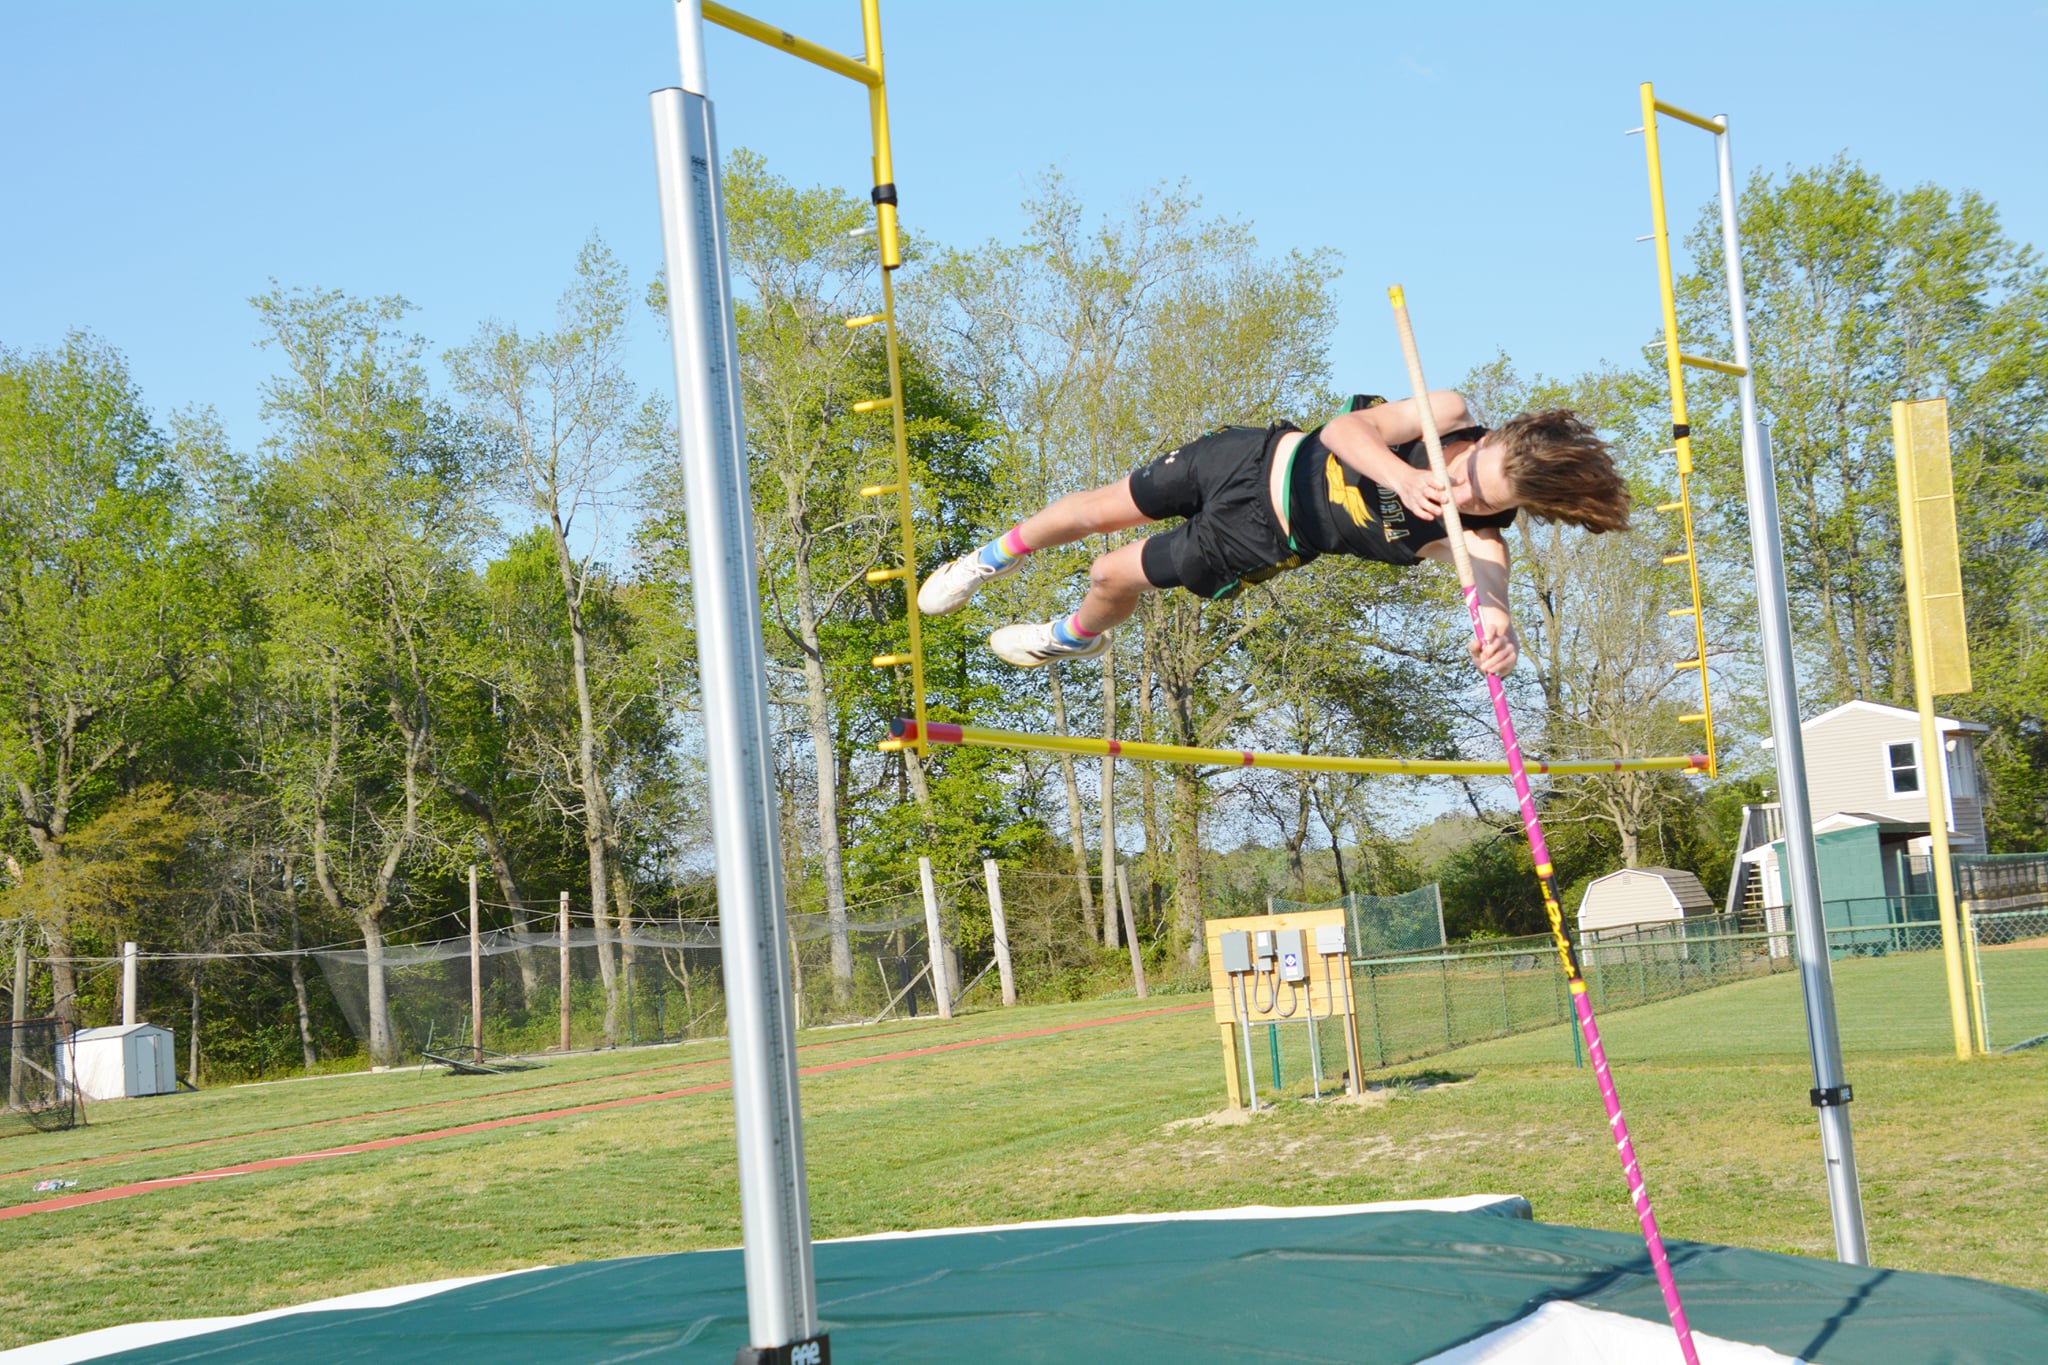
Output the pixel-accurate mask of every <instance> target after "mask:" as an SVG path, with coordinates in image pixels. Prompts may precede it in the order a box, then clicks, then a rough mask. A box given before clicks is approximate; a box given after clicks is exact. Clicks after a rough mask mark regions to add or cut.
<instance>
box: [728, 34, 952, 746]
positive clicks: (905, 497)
mask: <svg viewBox="0 0 2048 1365" xmlns="http://www.w3.org/2000/svg"><path fill="white" fill-rule="evenodd" d="M704 19H705V22H707V23H713V24H717V25H718V26H719V27H721V28H727V29H730V30H732V31H733V32H734V33H738V34H741V35H743V36H745V37H748V38H752V39H754V40H755V41H756V42H758V43H762V44H764V45H765V46H768V47H772V48H777V49H779V50H781V51H783V52H787V53H789V54H790V55H791V56H793V57H796V58H798V59H800V60H802V61H806V62H809V63H810V64H811V65H813V66H816V67H820V68H822V69H823V70H826V71H830V72H832V73H833V74H834V75H838V76H844V77H846V78H847V79H848V80H850V81H854V82H856V83H857V84H859V85H862V86H865V87H866V88H867V92H868V132H869V136H870V138H871V139H872V141H873V144H874V159H873V161H872V162H871V169H872V172H873V177H874V188H873V189H872V190H870V191H869V192H868V198H869V200H870V201H871V202H872V203H873V204H874V206H875V237H876V242H877V245H878V246H879V248H880V251H881V264H882V311H881V312H879V313H866V314H863V315H862V316H860V317H855V318H848V319H846V325H847V326H848V327H849V328H853V327H871V326H873V325H874V324H875V323H878V322H879V323H881V324H882V334H883V342H884V350H885V352H886V354H887V356H888V360H889V392H888V393H887V394H884V395H881V396H879V397H875V398H863V399H861V400H860V401H859V402H857V403H854V404H853V405H852V410H853V411H854V412H857V413H867V412H880V411H883V410H885V409H886V410H887V411H888V413H889V421H890V424H891V427H892V429H893V433H894V436H895V440H896V477H895V479H894V481H893V482H890V483H875V484H868V485H866V486H864V487H862V488H861V490H860V495H861V496H862V497H864V498H894V499H895V500H896V526H897V531H898V538H899V552H900V554H901V556H902V558H901V562H900V563H898V564H897V565H896V566H894V567H893V568H887V569H875V570H872V571H870V572H869V574H868V575H867V579H868V582H870V583H889V582H900V583H902V584H903V587H904V603H903V619H904V633H905V635H906V636H907V637H908V638H907V639H906V641H905V647H904V648H903V649H901V650H891V651H889V652H887V653H882V654H877V655H875V657H874V658H873V659H872V660H871V661H870V662H872V663H873V664H874V666H875V667H876V668H907V669H909V671H910V709H911V714H912V715H913V716H915V717H916V719H917V721H918V728H917V733H918V735H919V736H922V735H923V733H924V712H925V705H924V631H923V628H922V623H921V622H920V620H919V618H918V611H917V582H918V580H917V524H916V521H915V520H914V514H915V510H916V502H915V500H914V499H913V497H912V493H913V491H914V490H913V489H912V487H911V482H910V437H909V432H908V429H907V427H906V425H905V421H904V415H903V369H902V365H901V362H900V360H899V358H898V351H897V336H896V286H895V281H894V273H895V270H896V268H897V267H898V266H900V265H902V264H903V249H902V244H901V242H900V240H899V238H898V236H897V231H896V178H895V177H896V170H895V160H894V158H893V157H892V155H891V154H890V150H889V86H888V81H887V79H886V78H885V77H884V75H883V71H882V15H881V9H880V6H879V3H878V0H861V3H860V19H861V35H862V41H863V42H864V43H865V44H866V47H867V51H866V52H865V53H863V54H862V55H861V56H859V57H848V56H846V55H845V54H844V53H840V52H834V51H833V50H832V49H831V48H829V47H825V46H823V45H822V44H819V43H814V42H811V41H810V40H808V39H805V38H799V37H797V36H796V35H795V34H794V33H790V32H787V31H786V30H784V29H780V28H777V27H776V26H775V25H774V24H770V23H767V22H765V21H763V20H760V19H756V18H754V17H753V16H751V15H747V14H742V13H740V12H739V11H738V10H735V9H729V8H727V7H726V6H724V5H721V4H717V3H716V2H715V0H704ZM882 747H883V748H885V749H914V750H916V751H917V752H918V753H920V754H922V753H923V752H924V741H923V739H922V738H916V739H909V740H903V741H892V742H891V743H889V744H885V745H883V746H882Z"/></svg>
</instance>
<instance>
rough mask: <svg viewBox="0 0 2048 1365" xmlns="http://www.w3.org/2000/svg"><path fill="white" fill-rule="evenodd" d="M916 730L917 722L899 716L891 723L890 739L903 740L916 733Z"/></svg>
mask: <svg viewBox="0 0 2048 1365" xmlns="http://www.w3.org/2000/svg"><path fill="white" fill-rule="evenodd" d="M916 729H917V722H916V721H914V720H912V719H910V717H908V716H898V717H896V718H895V719H894V720H892V721H890V722H889V737H890V738H891V739H902V738H903V737H904V736H905V735H908V734H911V733H913V732H915V731H916Z"/></svg>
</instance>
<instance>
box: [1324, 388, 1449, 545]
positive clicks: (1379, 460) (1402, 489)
mask: <svg viewBox="0 0 2048 1365" xmlns="http://www.w3.org/2000/svg"><path fill="white" fill-rule="evenodd" d="M1429 406H1430V411H1431V412H1432V413H1433V414H1434V415H1435V417H1436V429H1437V430H1438V431H1439V432H1446V431H1457V430H1460V429H1461V428H1464V427H1469V426H1471V425H1472V424H1473V421H1472V412H1471V409H1470V408H1469V407H1468V406H1467V405H1466V403H1465V395H1464V394H1462V393H1458V392H1457V391H1455V390H1453V389H1432V390H1431V391H1430V394H1429ZM1421 439H1422V414H1421V412H1420V411H1419V410H1418V409H1417V408H1416V406H1415V400H1414V399H1412V398H1403V399H1402V400H1401V401H1399V402H1398V403H1382V404H1381V405H1380V406H1379V407H1376V408H1364V409H1361V410H1360V411H1358V412H1347V413H1345V414H1344V415H1343V416H1341V417H1335V418H1332V419H1331V420H1330V421H1329V423H1328V424H1327V425H1325V426H1324V427H1323V444H1324V445H1326V446H1328V447H1329V448H1330V453H1331V454H1333V455H1335V456H1336V457H1337V458H1338V459H1339V460H1342V461H1343V462H1344V463H1345V464H1346V465H1348V466H1350V467H1351V468H1352V469H1353V470H1355V471H1357V472H1358V473H1360V474H1363V475H1365V477H1367V478H1368V479H1371V480H1372V481H1373V482H1374V483H1376V484H1378V485H1379V486H1380V487H1382V488H1390V489H1392V490H1393V491H1394V494H1395V496H1397V497H1398V498H1400V499H1401V505H1402V506H1404V507H1406V508H1407V509H1408V510H1409V511H1410V512H1412V513H1414V514H1415V515H1416V516H1418V517H1420V518H1422V519H1423V520H1424V521H1435V520H1436V519H1437V518H1438V517H1440V516H1442V515H1443V506H1444V504H1445V503H1446V502H1448V501H1450V496H1451V495H1450V494H1449V493H1447V492H1445V491H1444V488H1443V485H1442V484H1440V483H1438V482H1437V478H1436V475H1435V474H1434V473H1432V472H1431V471H1430V470H1428V469H1427V468H1424V469H1417V468H1415V467H1414V466H1413V465H1411V464H1409V463H1408V462H1407V461H1406V460H1404V459H1402V458H1401V457H1400V456H1399V455H1396V454H1395V453H1394V451H1393V447H1395V446H1397V445H1405V444H1407V443H1408V442H1410V441H1419V440H1421Z"/></svg>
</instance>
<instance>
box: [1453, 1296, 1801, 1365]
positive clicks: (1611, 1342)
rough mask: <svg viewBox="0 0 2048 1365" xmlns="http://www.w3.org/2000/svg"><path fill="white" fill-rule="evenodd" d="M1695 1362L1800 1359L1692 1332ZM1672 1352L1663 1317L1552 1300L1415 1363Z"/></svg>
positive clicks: (1564, 1360)
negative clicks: (1697, 1359) (1657, 1319)
mask: <svg viewBox="0 0 2048 1365" xmlns="http://www.w3.org/2000/svg"><path fill="white" fill-rule="evenodd" d="M1692 1344H1693V1346H1694V1348H1695V1349H1696V1350H1698V1351H1699V1355H1700V1365H1806V1362H1804V1361H1802V1360H1799V1359H1797V1358H1796V1357H1793V1356H1787V1355H1779V1354H1778V1353H1777V1352H1776V1351H1773V1350H1771V1349H1770V1348H1769V1347H1767V1346H1754V1345H1751V1344H1750V1343H1749V1342H1746V1341H1728V1340H1725V1339H1723V1338H1721V1337H1710V1336H1708V1335H1707V1334H1706V1333H1704V1332H1694V1333H1693V1334H1692ZM1677 1354H1678V1343H1677V1342H1676V1341H1675V1340H1674V1339H1673V1337H1672V1334H1671V1326H1670V1324H1669V1323H1663V1322H1648V1321H1646V1320H1644V1319H1642V1318H1632V1317H1629V1316H1628V1315H1626V1314H1624V1313H1608V1312H1603V1311H1602V1310H1600V1309H1598V1308H1587V1307H1585V1306H1583V1305H1581V1304H1576V1303H1567V1302H1564V1301H1562V1300H1558V1301H1555V1302H1551V1303H1546V1304H1544V1305H1543V1306H1542V1307H1541V1308H1539V1309H1537V1310H1536V1311H1535V1312H1533V1313H1531V1314H1529V1316H1527V1317H1525V1318H1517V1319H1516V1320H1515V1321H1513V1322H1511V1323H1509V1324H1508V1325H1507V1326H1505V1327H1500V1328H1496V1329H1495V1330H1493V1331H1491V1332H1488V1333H1487V1334H1486V1335H1485V1336H1483V1337H1476V1338H1474V1339H1473V1340H1471V1341H1468V1342H1466V1343H1465V1344H1464V1345H1462V1346H1453V1347H1452V1348H1451V1349H1450V1350H1448V1351H1442V1352H1439V1353H1438V1354H1436V1355H1433V1356H1430V1357H1429V1358H1428V1359H1427V1360H1422V1361H1418V1362H1416V1365H1640V1362H1642V1361H1645V1360H1669V1359H1673V1358H1675V1357H1676V1356H1677Z"/></svg>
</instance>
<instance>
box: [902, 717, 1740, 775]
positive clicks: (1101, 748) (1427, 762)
mask: <svg viewBox="0 0 2048 1365" xmlns="http://www.w3.org/2000/svg"><path fill="white" fill-rule="evenodd" d="M889 731H890V738H889V739H887V740H884V741H882V742H883V744H884V745H885V746H887V745H891V744H898V745H900V744H902V743H905V742H913V743H914V742H915V741H917V740H918V739H920V738H921V739H923V741H924V742H925V743H927V744H962V745H968V746H970V747H974V748H981V749H1023V750H1027V751H1029V752H1032V753H1041V754H1077V755H1080V756H1082V757H1086V758H1129V759H1137V760H1141V761H1143V762H1148V763H1196V764H1202V765H1204V766H1215V767H1221V768H1271V769H1276V770H1279V771H1282V772H1297V773H1387V774H1405V775H1407V776H1410V777H1501V776H1505V775H1506V774H1507V773H1508V765H1507V764H1506V763H1504V762H1487V761H1484V760H1475V759H1445V758H1344V757H1339V756H1335V755H1323V754H1266V753H1257V752H1254V751H1252V750H1250V749H1197V748H1190V747H1188V746H1186V745H1181V744H1141V743H1134V742H1128V741H1123V740H1114V739H1109V740H1104V739H1092V738H1089V737H1087V736H1085V735H1031V734H1024V733H1022V732H1020V731H1016V730H987V729H983V728H982V727H981V726H978V725H946V724H941V723H939V722H937V721H933V722H929V723H927V724H926V725H925V726H924V727H923V732H922V734H921V735H920V733H919V726H918V724H917V722H916V721H912V720H898V721H893V722H891V724H890V726H889ZM1524 766H1525V767H1527V769H1528V770H1529V771H1530V772H1532V773H1559V774H1562V773H1589V774H1594V773H1641V772H1683V773H1703V772H1705V771H1706V770H1707V756H1706V755H1705V754H1676V755H1672V756H1670V757H1665V758H1604V759H1602V758H1589V759H1568V760H1565V761H1562V762H1555V763H1552V762H1545V761H1543V760H1541V759H1527V760H1525V762H1524Z"/></svg>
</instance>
